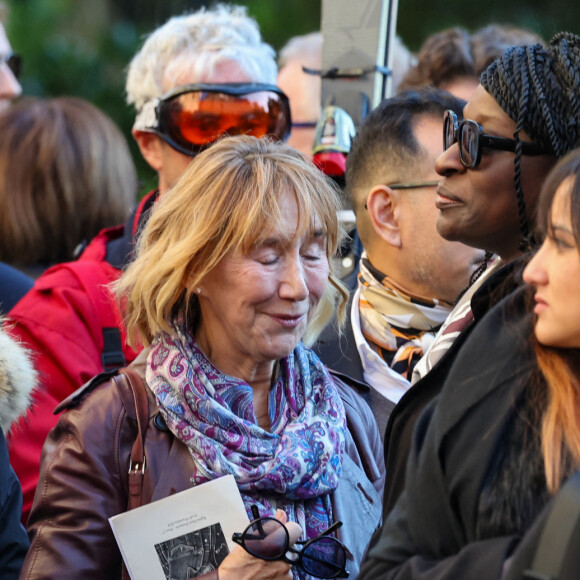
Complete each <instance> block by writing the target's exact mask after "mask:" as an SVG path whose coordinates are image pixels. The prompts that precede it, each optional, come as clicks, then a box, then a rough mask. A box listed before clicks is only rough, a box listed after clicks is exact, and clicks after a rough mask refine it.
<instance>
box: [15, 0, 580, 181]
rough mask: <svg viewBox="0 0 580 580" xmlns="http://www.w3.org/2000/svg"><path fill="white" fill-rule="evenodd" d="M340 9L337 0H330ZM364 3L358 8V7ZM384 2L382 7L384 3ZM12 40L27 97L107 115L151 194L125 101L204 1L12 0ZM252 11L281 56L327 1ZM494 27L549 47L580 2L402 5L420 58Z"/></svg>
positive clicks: (402, 20)
mask: <svg viewBox="0 0 580 580" xmlns="http://www.w3.org/2000/svg"><path fill="white" fill-rule="evenodd" d="M327 1H329V2H332V0H327ZM353 1H356V0H353ZM377 1H378V0H377ZM5 3H6V4H7V5H8V6H9V7H10V20H9V22H8V26H7V28H8V34H9V36H10V39H11V42H12V45H13V47H14V50H16V51H18V52H20V53H21V54H22V55H23V56H24V59H25V69H24V74H23V81H22V84H23V88H24V93H25V94H28V95H36V96H45V97H51V96H57V95H64V94H68V95H75V96H79V97H83V98H85V99H88V100H90V101H91V102H93V103H94V104H95V105H97V106H99V107H100V108H102V109H103V110H104V111H105V112H107V113H108V114H109V115H110V116H111V117H112V118H113V119H114V120H115V121H116V122H117V123H118V124H119V126H120V127H121V129H122V130H123V132H124V134H125V135H127V138H128V139H129V140H130V141H131V146H132V147H133V152H134V158H135V161H136V163H137V164H138V170H139V174H140V176H141V178H142V181H143V182H144V183H143V187H144V188H147V187H149V186H150V185H151V184H152V183H153V181H154V178H153V176H152V174H151V172H150V171H149V170H148V168H147V166H146V165H145V163H144V162H143V161H142V160H141V157H140V155H139V154H138V151H137V149H136V147H135V146H134V145H133V143H132V139H131V138H130V129H131V125H132V122H133V111H131V110H130V108H129V107H128V106H127V105H126V104H125V101H124V76H125V68H126V66H127V64H128V62H129V60H130V59H131V56H132V55H133V53H134V52H135V50H136V49H137V47H138V46H139V44H140V42H141V41H142V38H143V35H144V34H146V33H147V32H148V31H150V30H152V29H153V28H155V27H156V26H158V25H159V24H161V23H163V22H164V21H165V20H166V19H167V18H169V17H170V16H171V15H174V14H180V13H182V12H184V11H186V10H189V11H191V10H195V9H197V8H198V7H200V6H202V5H209V4H210V2H204V1H203V0H5ZM237 3H238V4H245V5H246V6H248V10H249V13H250V14H251V15H252V16H253V17H254V18H255V19H256V20H257V21H258V23H259V25H260V28H261V30H262V34H263V37H264V39H265V40H266V41H267V42H268V43H270V44H271V45H272V46H273V47H274V48H275V49H276V50H279V49H280V48H281V47H282V46H283V45H284V43H285V42H286V41H287V40H288V39H289V38H291V37H292V36H294V35H297V34H305V33H307V32H311V31H313V30H317V29H318V28H319V26H320V14H321V0H245V1H244V0H237ZM490 22H502V23H511V24H514V25H518V26H525V27H527V28H529V29H531V30H533V31H535V32H537V33H539V34H540V35H541V36H543V37H544V38H545V39H546V40H549V38H550V37H551V36H552V35H553V34H554V33H555V32H557V31H559V30H571V31H572V32H580V2H571V1H570V0H486V2H485V3H482V2H478V1H472V2H469V1H468V0H400V3H399V7H398V20H397V31H398V34H399V35H400V36H401V38H402V39H403V41H404V42H405V44H406V45H407V46H408V47H409V48H411V49H412V50H416V49H418V48H419V46H420V45H421V43H422V41H423V40H424V38H425V37H426V36H428V35H429V34H431V33H432V32H435V31H437V30H440V29H442V28H446V27H449V26H455V25H460V26H464V27H465V28H467V29H468V30H473V29H475V28H478V27H480V26H483V25H485V24H488V23H490Z"/></svg>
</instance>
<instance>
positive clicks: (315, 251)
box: [300, 233, 326, 262]
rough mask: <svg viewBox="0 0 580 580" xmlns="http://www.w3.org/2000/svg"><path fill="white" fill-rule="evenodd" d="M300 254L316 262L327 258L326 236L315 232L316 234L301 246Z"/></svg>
mask: <svg viewBox="0 0 580 580" xmlns="http://www.w3.org/2000/svg"><path fill="white" fill-rule="evenodd" d="M300 255H301V256H302V257H303V258H304V259H306V260H310V261H313V262H316V261H318V260H320V259H322V258H326V236H324V235H323V234H318V233H317V234H315V236H314V237H313V238H312V239H311V240H310V241H309V242H308V243H307V244H304V245H303V246H302V248H300Z"/></svg>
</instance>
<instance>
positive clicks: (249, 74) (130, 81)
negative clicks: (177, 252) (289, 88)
mask: <svg viewBox="0 0 580 580" xmlns="http://www.w3.org/2000/svg"><path fill="white" fill-rule="evenodd" d="M1 48H2V47H1V46H0V49H1ZM1 54H2V53H1V52H0V55H1ZM4 54H5V56H6V61H5V62H4V63H1V64H0V82H1V80H2V79H11V80H12V81H14V77H13V74H12V72H11V69H10V68H9V66H8V64H14V63H13V60H10V59H9V56H8V55H9V46H6V51H5V52H4ZM276 75H277V66H276V60H275V53H274V50H273V49H272V48H271V47H270V46H269V45H267V44H266V43H264V42H263V40H262V38H261V35H260V31H259V29H258V25H257V23H256V22H255V21H254V20H253V19H252V18H250V17H249V16H248V14H247V10H246V9H245V8H243V7H233V6H225V5H221V6H219V7H216V8H215V9H203V10H199V11H197V12H193V13H189V14H187V15H182V16H175V17H173V18H171V19H169V20H168V21H167V22H166V23H165V24H163V25H162V26H160V27H159V28H157V29H156V30H155V31H153V32H152V33H151V35H150V36H149V37H148V38H147V40H146V41H145V42H144V44H143V46H142V47H141V48H140V49H139V51H138V52H137V54H136V55H135V56H134V58H133V59H132V61H131V63H130V65H129V67H128V72H127V79H126V93H127V101H128V103H129V104H130V105H132V106H134V107H135V110H136V119H135V125H134V127H133V136H134V138H135V140H136V141H137V144H138V146H139V149H140V151H141V153H142V155H143V157H144V158H145V160H146V161H147V162H148V163H149V165H150V166H151V167H152V169H153V170H154V171H155V172H156V180H157V186H156V187H155V189H154V190H153V191H151V192H149V193H148V194H146V195H145V196H144V197H143V198H142V199H141V201H140V203H139V205H138V206H137V207H136V208H135V210H134V212H133V213H132V214H131V217H130V218H129V220H128V221H127V222H126V224H125V225H124V226H121V227H115V228H109V229H107V230H104V231H103V233H102V235H99V236H97V237H96V238H94V239H93V240H92V241H89V243H88V246H87V247H86V249H85V250H84V252H83V253H82V255H81V256H80V258H79V259H78V260H76V261H74V262H71V263H66V264H63V265H62V267H61V266H58V267H57V268H56V269H54V268H53V269H52V270H51V272H50V273H49V274H48V277H45V276H44V275H43V276H42V277H41V278H40V279H39V281H38V284H39V286H38V288H33V289H32V290H31V291H30V292H29V293H28V294H27V295H26V296H24V298H23V300H21V301H20V302H19V304H17V307H16V308H15V309H13V310H12V312H11V321H12V324H11V332H12V333H13V334H14V335H15V336H16V337H17V338H19V339H20V340H21V341H22V342H24V343H26V344H28V345H29V346H30V347H31V348H32V350H33V351H34V353H35V362H36V364H37V367H38V369H39V371H40V372H41V375H42V389H41V391H40V392H39V394H38V397H37V400H36V405H35V408H34V418H31V416H29V417H27V419H26V420H25V421H23V422H22V428H21V429H18V430H16V429H15V430H13V432H12V434H11V440H10V441H9V444H10V449H11V460H12V462H13V465H14V468H15V470H16V472H17V474H18V476H19V478H20V481H21V483H22V487H23V492H24V510H23V514H24V515H23V519H26V517H27V516H28V513H29V510H30V507H31V505H32V499H33V497H34V491H35V488H36V484H37V482H38V472H39V461H40V453H41V448H42V442H43V441H44V440H45V439H46V435H47V434H48V432H49V431H50V429H51V428H52V427H54V425H55V424H56V420H57V417H56V416H54V415H53V413H52V411H53V409H54V408H55V406H56V405H58V403H59V402H60V401H61V400H62V398H63V397H65V396H67V395H68V394H70V393H72V392H74V391H75V390H76V389H77V388H78V386H79V385H81V384H82V383H84V382H85V381H86V380H88V379H89V378H90V377H91V376H93V375H95V374H97V373H99V372H102V371H103V370H110V369H114V368H118V367H120V366H123V365H124V364H125V363H129V362H131V361H132V360H133V359H134V358H135V356H136V355H137V353H136V351H135V350H133V349H132V348H130V347H129V346H128V345H127V343H126V341H125V335H124V333H123V332H121V331H119V327H120V326H121V318H120V313H119V311H118V308H117V305H116V303H115V301H114V300H113V299H111V297H110V295H108V294H107V293H106V292H105V294H104V295H103V288H105V287H106V286H107V285H108V284H109V283H110V282H112V281H114V280H116V279H117V278H118V277H119V276H120V274H121V270H122V269H123V268H125V267H126V266H127V265H128V264H129V263H130V262H131V260H132V258H133V249H134V246H135V244H136V241H137V235H138V232H139V231H140V230H142V229H143V227H144V226H145V223H146V221H147V219H148V216H149V214H150V210H151V208H152V207H153V206H154V205H155V204H156V202H157V200H158V199H159V198H162V197H163V196H164V195H165V193H166V192H167V191H168V190H169V189H170V188H171V187H173V186H174V185H175V184H176V182H177V181H178V180H179V178H180V177H181V175H182V173H183V172H184V170H185V169H186V168H187V166H188V165H189V163H190V162H191V160H192V159H193V158H194V157H195V156H196V155H197V154H198V153H199V152H201V151H203V150H204V149H206V148H207V147H209V146H211V145H212V143H214V142H215V141H216V139H218V138H219V137H220V136H222V135H241V134H247V135H252V136H255V137H267V136H268V137H270V138H272V139H274V140H276V139H279V140H283V139H285V138H286V136H287V134H288V131H289V129H290V124H291V120H290V113H289V107H288V100H287V98H286V96H285V95H284V94H283V92H282V91H281V90H280V89H279V88H277V87H276V85H275V83H276ZM85 270H86V272H88V273H90V276H89V275H88V274H86V273H85ZM79 280H82V281H83V282H82V284H81V285H80V286H79ZM55 313H57V314H55ZM31 413H32V411H31Z"/></svg>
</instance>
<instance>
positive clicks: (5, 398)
mask: <svg viewBox="0 0 580 580" xmlns="http://www.w3.org/2000/svg"><path fill="white" fill-rule="evenodd" d="M0 322H1V321H0ZM36 379H37V374H36V371H35V370H34V368H33V366H32V362H31V360H30V356H29V354H28V352H27V351H26V349H25V348H24V347H22V346H21V345H20V344H19V343H17V342H16V341H15V340H14V339H12V338H10V337H9V336H8V334H7V333H6V332H4V331H1V330H0V427H1V428H2V431H4V433H8V431H9V430H10V427H11V426H12V425H13V424H14V423H15V422H16V421H17V420H18V418H19V417H20V416H21V415H23V414H24V412H25V411H26V409H27V408H28V405H29V404H30V398H31V394H32V390H33V388H34V387H35V385H36Z"/></svg>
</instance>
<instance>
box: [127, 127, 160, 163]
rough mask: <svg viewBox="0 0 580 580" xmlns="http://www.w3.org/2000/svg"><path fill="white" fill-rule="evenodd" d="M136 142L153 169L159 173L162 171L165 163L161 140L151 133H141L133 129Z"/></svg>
mask: <svg viewBox="0 0 580 580" xmlns="http://www.w3.org/2000/svg"><path fill="white" fill-rule="evenodd" d="M132 134H133V137H134V138H135V141H137V145H138V146H139V150H140V151H141V155H143V158H144V159H145V161H147V163H149V165H151V167H152V168H153V169H154V170H155V171H157V172H159V171H161V168H162V165H163V162H162V155H161V139H160V138H159V137H158V136H157V135H156V134H155V133H151V132H149V131H139V130H136V129H133V131H132Z"/></svg>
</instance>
